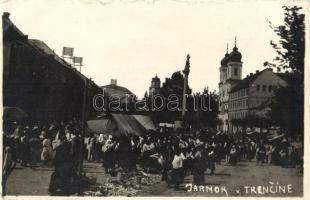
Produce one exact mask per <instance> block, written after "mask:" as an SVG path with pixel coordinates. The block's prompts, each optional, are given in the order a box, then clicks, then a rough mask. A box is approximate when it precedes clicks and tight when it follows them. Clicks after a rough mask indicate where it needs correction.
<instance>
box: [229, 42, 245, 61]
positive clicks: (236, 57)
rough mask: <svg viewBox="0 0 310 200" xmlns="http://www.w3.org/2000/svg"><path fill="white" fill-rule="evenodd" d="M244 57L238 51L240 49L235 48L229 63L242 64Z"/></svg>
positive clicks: (230, 55)
mask: <svg viewBox="0 0 310 200" xmlns="http://www.w3.org/2000/svg"><path fill="white" fill-rule="evenodd" d="M241 58H242V55H241V53H240V52H239V51H238V48H237V47H236V46H235V47H234V48H233V51H232V52H231V53H230V54H229V58H228V61H229V62H241Z"/></svg>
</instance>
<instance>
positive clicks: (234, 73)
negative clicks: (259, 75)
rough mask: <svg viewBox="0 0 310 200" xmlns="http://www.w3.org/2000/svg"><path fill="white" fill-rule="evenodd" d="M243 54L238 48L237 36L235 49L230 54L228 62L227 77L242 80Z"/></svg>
mask: <svg viewBox="0 0 310 200" xmlns="http://www.w3.org/2000/svg"><path fill="white" fill-rule="evenodd" d="M241 58H242V55H241V53H240V52H239V51H238V48H237V37H236V38H235V47H234V48H233V51H232V52H231V53H230V54H229V58H228V62H227V67H228V70H227V79H231V80H241V76H242V62H241Z"/></svg>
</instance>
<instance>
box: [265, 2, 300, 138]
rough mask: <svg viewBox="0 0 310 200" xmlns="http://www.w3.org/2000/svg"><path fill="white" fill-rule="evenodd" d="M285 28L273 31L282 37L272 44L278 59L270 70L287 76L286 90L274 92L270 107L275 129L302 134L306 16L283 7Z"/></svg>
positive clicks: (298, 8)
mask: <svg viewBox="0 0 310 200" xmlns="http://www.w3.org/2000/svg"><path fill="white" fill-rule="evenodd" d="M283 8H284V11H285V13H284V15H285V17H284V25H281V26H278V27H273V26H272V25H271V23H270V26H271V28H272V29H273V30H274V31H275V33H276V34H277V35H278V36H279V37H280V39H279V42H274V41H271V42H270V44H271V46H272V47H273V48H274V49H275V50H276V53H277V55H278V56H277V57H276V58H275V59H274V60H273V61H274V62H273V63H270V62H265V63H264V65H265V66H268V67H276V68H277V69H278V71H280V70H288V71H289V73H286V75H285V76H286V78H285V80H286V82H287V83H288V86H287V87H280V88H278V89H277V90H276V91H275V95H274V98H273V99H272V105H271V113H270V116H271V119H272V123H273V125H276V126H281V128H282V129H283V131H284V132H285V133H287V134H293V133H303V118H304V57H305V24H304V20H305V15H304V14H303V13H300V10H301V9H302V8H301V7H297V6H293V7H289V6H284V7H283Z"/></svg>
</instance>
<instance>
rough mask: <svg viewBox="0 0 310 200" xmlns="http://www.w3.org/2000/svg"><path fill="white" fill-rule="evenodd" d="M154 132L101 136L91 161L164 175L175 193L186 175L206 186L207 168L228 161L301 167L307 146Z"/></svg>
mask: <svg viewBox="0 0 310 200" xmlns="http://www.w3.org/2000/svg"><path fill="white" fill-rule="evenodd" d="M180 135H181V134H168V133H163V134H159V133H153V134H145V135H143V136H134V135H133V136H119V137H115V136H112V135H104V134H100V135H98V136H95V135H93V136H91V137H89V138H88V139H87V141H86V144H87V150H88V159H89V160H90V161H92V160H93V161H96V160H97V161H98V162H101V161H102V162H103V167H104V168H105V170H106V172H108V173H114V172H115V171H117V170H123V171H131V170H137V166H139V167H140V168H141V169H142V170H144V171H146V172H151V173H152V172H156V173H162V179H163V180H165V181H167V182H168V184H169V185H170V184H173V185H174V186H175V188H176V189H178V188H179V185H180V184H181V183H182V181H183V178H184V176H185V175H187V174H192V175H193V177H194V182H195V183H196V184H203V183H204V181H205V180H204V178H205V176H204V174H205V172H206V170H209V171H210V173H209V174H210V175H212V174H214V172H215V167H216V165H220V164H221V163H222V162H223V161H224V162H225V164H228V165H233V166H234V165H237V164H238V162H239V161H241V160H246V161H256V163H257V165H263V164H265V165H272V164H273V165H280V166H282V167H296V166H298V167H302V163H303V161H302V159H303V143H302V142H301V139H300V137H296V138H294V139H292V138H290V137H289V138H281V139H279V140H276V141H269V140H268V139H266V138H261V137H254V138H250V137H247V136H244V135H243V136H242V135H241V136H240V135H239V136H238V137H235V136H234V137H232V136H231V137H228V136H227V135H220V136H215V135H213V136H210V137H205V135H206V133H202V134H199V135H196V136H180Z"/></svg>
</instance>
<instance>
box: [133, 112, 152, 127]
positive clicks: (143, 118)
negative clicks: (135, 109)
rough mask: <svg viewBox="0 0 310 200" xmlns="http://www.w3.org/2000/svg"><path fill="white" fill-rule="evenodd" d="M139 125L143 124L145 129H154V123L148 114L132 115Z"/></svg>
mask: <svg viewBox="0 0 310 200" xmlns="http://www.w3.org/2000/svg"><path fill="white" fill-rule="evenodd" d="M132 116H133V117H134V118H135V119H136V120H137V121H138V122H139V124H140V125H141V126H143V127H144V128H145V129H146V130H156V128H155V125H154V123H153V121H152V119H151V117H150V116H148V115H132Z"/></svg>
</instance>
